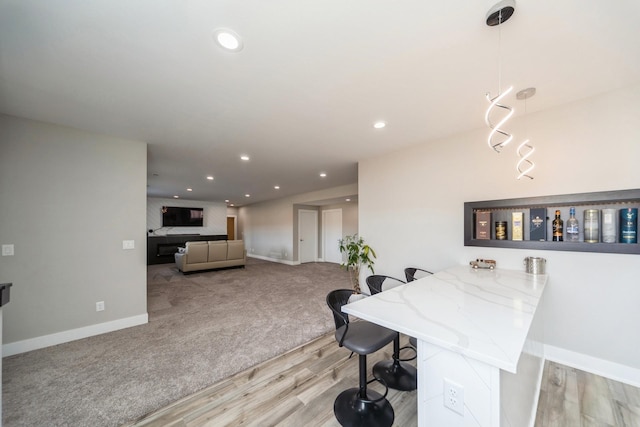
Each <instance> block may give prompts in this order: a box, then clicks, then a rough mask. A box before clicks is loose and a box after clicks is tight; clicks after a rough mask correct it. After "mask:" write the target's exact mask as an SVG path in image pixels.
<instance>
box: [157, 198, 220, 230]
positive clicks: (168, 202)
mask: <svg viewBox="0 0 640 427" xmlns="http://www.w3.org/2000/svg"><path fill="white" fill-rule="evenodd" d="M163 206H176V207H182V208H203V209H204V211H203V216H204V221H203V224H204V226H203V227H163V226H162V214H161V212H160V211H161V210H162V207H163ZM147 230H153V232H152V233H150V235H153V236H165V235H171V234H227V204H226V203H225V202H207V201H202V200H185V199H167V198H161V197H148V198H147Z"/></svg>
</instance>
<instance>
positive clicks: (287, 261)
mask: <svg viewBox="0 0 640 427" xmlns="http://www.w3.org/2000/svg"><path fill="white" fill-rule="evenodd" d="M247 257H248V258H256V259H261V260H263V261H271V262H277V263H280V264H287V265H298V264H300V263H299V262H297V261H289V260H288V259H282V258H271V257H268V256H262V255H256V254H247Z"/></svg>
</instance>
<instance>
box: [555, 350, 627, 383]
mask: <svg viewBox="0 0 640 427" xmlns="http://www.w3.org/2000/svg"><path fill="white" fill-rule="evenodd" d="M544 354H545V358H546V359H547V360H550V361H552V362H556V363H560V364H562V365H566V366H570V367H572V368H576V369H580V370H582V371H586V372H591V373H592V374H596V375H600V376H602V377H606V378H609V379H612V380H615V381H619V382H621V383H625V384H629V385H631V386H634V387H640V369H637V368H632V367H631V366H626V365H621V364H620V363H615V362H610V361H608V360H604V359H599V358H597V357H593V356H588V355H586V354H582V353H576V352H574V351H571V350H565V349H563V348H559V347H554V346H552V345H545V346H544Z"/></svg>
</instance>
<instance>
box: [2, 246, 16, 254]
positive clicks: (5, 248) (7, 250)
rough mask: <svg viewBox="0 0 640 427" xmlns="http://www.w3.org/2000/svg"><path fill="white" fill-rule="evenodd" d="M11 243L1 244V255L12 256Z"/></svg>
mask: <svg viewBox="0 0 640 427" xmlns="http://www.w3.org/2000/svg"><path fill="white" fill-rule="evenodd" d="M13 254H14V252H13V245H2V256H13Z"/></svg>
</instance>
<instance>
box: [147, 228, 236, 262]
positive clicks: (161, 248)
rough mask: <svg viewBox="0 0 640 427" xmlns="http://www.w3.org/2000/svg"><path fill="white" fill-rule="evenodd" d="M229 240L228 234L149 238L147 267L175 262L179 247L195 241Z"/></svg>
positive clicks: (173, 235)
mask: <svg viewBox="0 0 640 427" xmlns="http://www.w3.org/2000/svg"><path fill="white" fill-rule="evenodd" d="M203 240H204V241H207V240H227V235H226V234H210V235H204V234H170V235H167V236H148V237H147V265H152V264H166V263H169V262H174V256H173V255H174V254H175V253H176V252H178V248H179V247H184V245H185V243H187V242H193V241H203Z"/></svg>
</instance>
